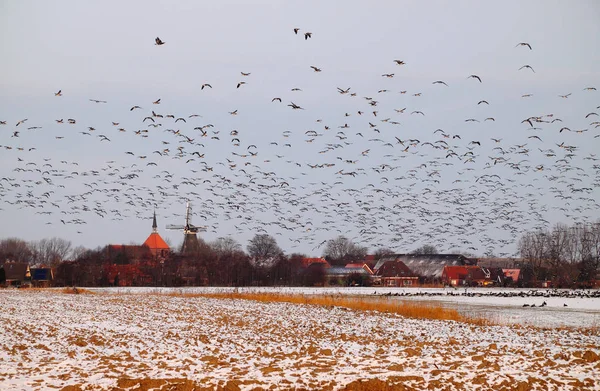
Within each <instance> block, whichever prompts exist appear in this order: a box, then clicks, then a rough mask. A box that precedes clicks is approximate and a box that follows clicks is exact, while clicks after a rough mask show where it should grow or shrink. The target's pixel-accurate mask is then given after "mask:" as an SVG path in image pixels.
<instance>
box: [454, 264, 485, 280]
mask: <svg viewBox="0 0 600 391" xmlns="http://www.w3.org/2000/svg"><path fill="white" fill-rule="evenodd" d="M443 273H444V274H445V275H446V278H448V279H449V280H466V279H471V280H485V279H486V278H488V276H489V272H488V273H487V275H486V273H485V271H484V270H483V269H482V268H481V267H479V266H472V265H465V266H445V267H444V271H443Z"/></svg>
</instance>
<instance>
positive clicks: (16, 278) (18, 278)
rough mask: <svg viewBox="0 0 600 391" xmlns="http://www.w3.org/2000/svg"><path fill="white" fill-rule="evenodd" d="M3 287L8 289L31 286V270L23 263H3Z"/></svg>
mask: <svg viewBox="0 0 600 391" xmlns="http://www.w3.org/2000/svg"><path fill="white" fill-rule="evenodd" d="M2 269H3V270H4V285H6V286H9V287H21V286H28V285H30V284H31V270H30V269H29V264H27V263H23V262H10V261H9V262H5V263H4V265H2Z"/></svg>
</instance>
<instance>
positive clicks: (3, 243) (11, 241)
mask: <svg viewBox="0 0 600 391" xmlns="http://www.w3.org/2000/svg"><path fill="white" fill-rule="evenodd" d="M33 255H34V254H33V251H32V249H31V247H30V246H29V244H28V243H27V242H26V241H24V240H21V239H17V238H8V239H3V240H0V262H4V261H5V260H11V261H16V262H30V261H31V260H32V257H33Z"/></svg>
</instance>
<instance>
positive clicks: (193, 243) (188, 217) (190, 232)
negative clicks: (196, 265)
mask: <svg viewBox="0 0 600 391" xmlns="http://www.w3.org/2000/svg"><path fill="white" fill-rule="evenodd" d="M167 229H176V230H183V245H182V246H181V253H182V254H194V253H197V252H198V250H199V249H200V243H199V241H198V237H197V236H196V233H198V232H205V231H206V227H198V226H195V225H194V224H192V205H191V203H190V201H187V205H186V211H185V225H168V226H167Z"/></svg>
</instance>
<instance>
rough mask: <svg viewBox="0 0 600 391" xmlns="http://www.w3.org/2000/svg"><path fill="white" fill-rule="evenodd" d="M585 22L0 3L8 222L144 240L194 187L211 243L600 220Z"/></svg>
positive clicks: (263, 6)
mask: <svg viewBox="0 0 600 391" xmlns="http://www.w3.org/2000/svg"><path fill="white" fill-rule="evenodd" d="M598 20H600V5H599V4H598V3H597V2H595V1H578V2H571V3H566V2H558V1H528V2H519V1H505V2H499V3H497V4H489V3H488V2H475V1H452V2H450V1H431V2H420V1H412V2H411V1H408V2H401V3H400V2H395V1H379V2H372V3H368V4H367V3H365V2H360V1H344V2H319V1H303V2H279V1H253V2H246V1H238V2H234V1H218V2H204V1H178V2H170V1H143V2H141V1H131V2H117V1H104V2H79V1H56V2H52V3H47V2H36V1H3V2H0V48H1V50H2V54H3V55H2V61H0V121H6V123H5V124H4V122H3V124H2V125H0V220H2V222H3V223H2V224H0V238H7V237H18V238H22V239H25V240H39V239H42V238H48V237H53V236H58V237H62V238H64V239H68V240H71V241H72V242H73V244H74V245H75V246H85V247H88V248H96V247H98V246H104V245H106V244H116V243H142V242H143V241H144V240H145V238H146V237H147V235H148V234H149V233H150V232H151V224H152V213H153V211H154V210H156V214H157V218H158V225H159V232H160V234H161V235H162V236H163V237H164V238H166V239H168V240H169V241H170V242H171V243H172V244H173V245H174V246H176V245H179V244H180V243H181V242H182V232H180V231H177V230H167V229H166V226H167V225H168V224H182V223H183V218H184V213H185V203H186V200H190V202H191V204H192V206H193V212H194V214H193V217H192V222H193V223H194V224H196V225H199V226H206V227H207V231H206V232H205V233H202V234H201V237H202V238H203V239H205V240H207V241H212V240H215V239H216V238H219V237H226V236H231V237H233V238H235V239H236V240H238V241H239V242H240V243H241V244H242V245H243V246H244V247H245V246H246V244H247V242H248V240H249V239H251V238H252V237H253V236H254V235H255V234H257V233H268V234H270V235H272V236H274V237H275V238H276V239H277V242H278V244H279V245H280V247H281V248H282V249H284V250H285V251H286V252H287V253H292V252H301V253H305V254H308V255H314V256H318V255H321V253H322V252H323V249H324V242H325V241H326V240H329V239H333V238H335V237H337V236H338V235H344V236H346V237H348V238H350V239H352V240H353V241H354V242H355V243H357V244H360V245H363V246H367V247H369V249H370V251H375V249H377V248H379V247H388V248H391V249H392V250H394V251H396V252H399V253H402V252H408V251H411V250H413V249H415V248H416V247H418V246H420V245H423V244H433V245H435V246H436V247H437V248H438V249H439V250H440V251H443V252H450V251H452V252H455V251H459V252H469V253H471V254H476V255H484V254H488V255H489V254H494V255H497V256H514V255H516V251H517V242H518V239H519V237H520V236H521V235H522V234H523V233H524V232H527V231H530V230H536V229H541V228H547V227H551V226H552V225H554V224H556V223H565V224H574V223H592V222H596V221H598V219H599V218H600V212H599V211H600V205H599V204H598V200H599V199H600V197H599V195H600V192H599V190H598V186H599V185H600V162H599V161H598V159H599V157H598V156H597V154H598V150H599V148H598V147H599V146H600V138H599V137H598V136H599V135H600V127H598V125H599V124H600V123H598V121H600V116H599V115H598V114H600V108H599V107H598V106H600V92H599V91H598V90H596V88H600V68H599V67H598V66H597V64H600V52H598V50H596V49H597V48H598V47H600V25H598V23H597V21H598ZM294 28H298V29H299V30H298V33H297V34H296V33H295V32H294ZM307 32H309V33H311V36H310V37H308V38H306V37H305V35H304V34H305V33H307ZM156 37H159V38H160V40H162V41H163V42H164V44H163V45H156V44H155V38H156ZM519 43H527V44H529V45H530V47H531V49H529V47H528V46H526V45H519ZM396 60H398V61H401V62H402V63H401V64H398V63H396ZM525 65H528V66H529V67H523V66H525ZM311 67H314V68H311ZM315 68H316V69H315ZM317 70H319V71H317ZM244 74H246V75H244ZM248 74H249V75H248ZM472 75H474V76H477V77H470V76H472ZM479 80H481V82H480V81H479ZM240 82H243V84H240ZM441 82H443V83H441ZM203 85H204V88H202V86H203ZM208 85H210V86H208ZM238 85H239V87H238ZM58 91H60V94H58V95H57V94H56V93H57V92H58ZM346 91H347V92H346ZM275 98H280V99H281V102H280V101H279V100H277V99H275ZM159 99H160V101H158V102H157V100H159ZM153 102H157V103H153ZM294 105H297V106H299V107H300V108H296V109H295V108H294V107H293V106H294ZM134 106H139V107H140V108H135V109H133V110H132V108H133V107H134ZM161 116H162V117H161ZM171 116H172V117H171ZM179 118H182V119H180V120H178V119H179ZM25 119H26V121H24V122H21V121H22V120H25ZM61 119H62V120H63V121H62V123H59V122H58V121H57V120H61ZM68 119H72V120H74V121H73V122H74V123H73V124H70V123H69V121H68ZM184 120H185V122H184ZM527 120H529V121H527ZM17 124H18V125H17ZM90 127H91V128H92V129H90Z"/></svg>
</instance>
